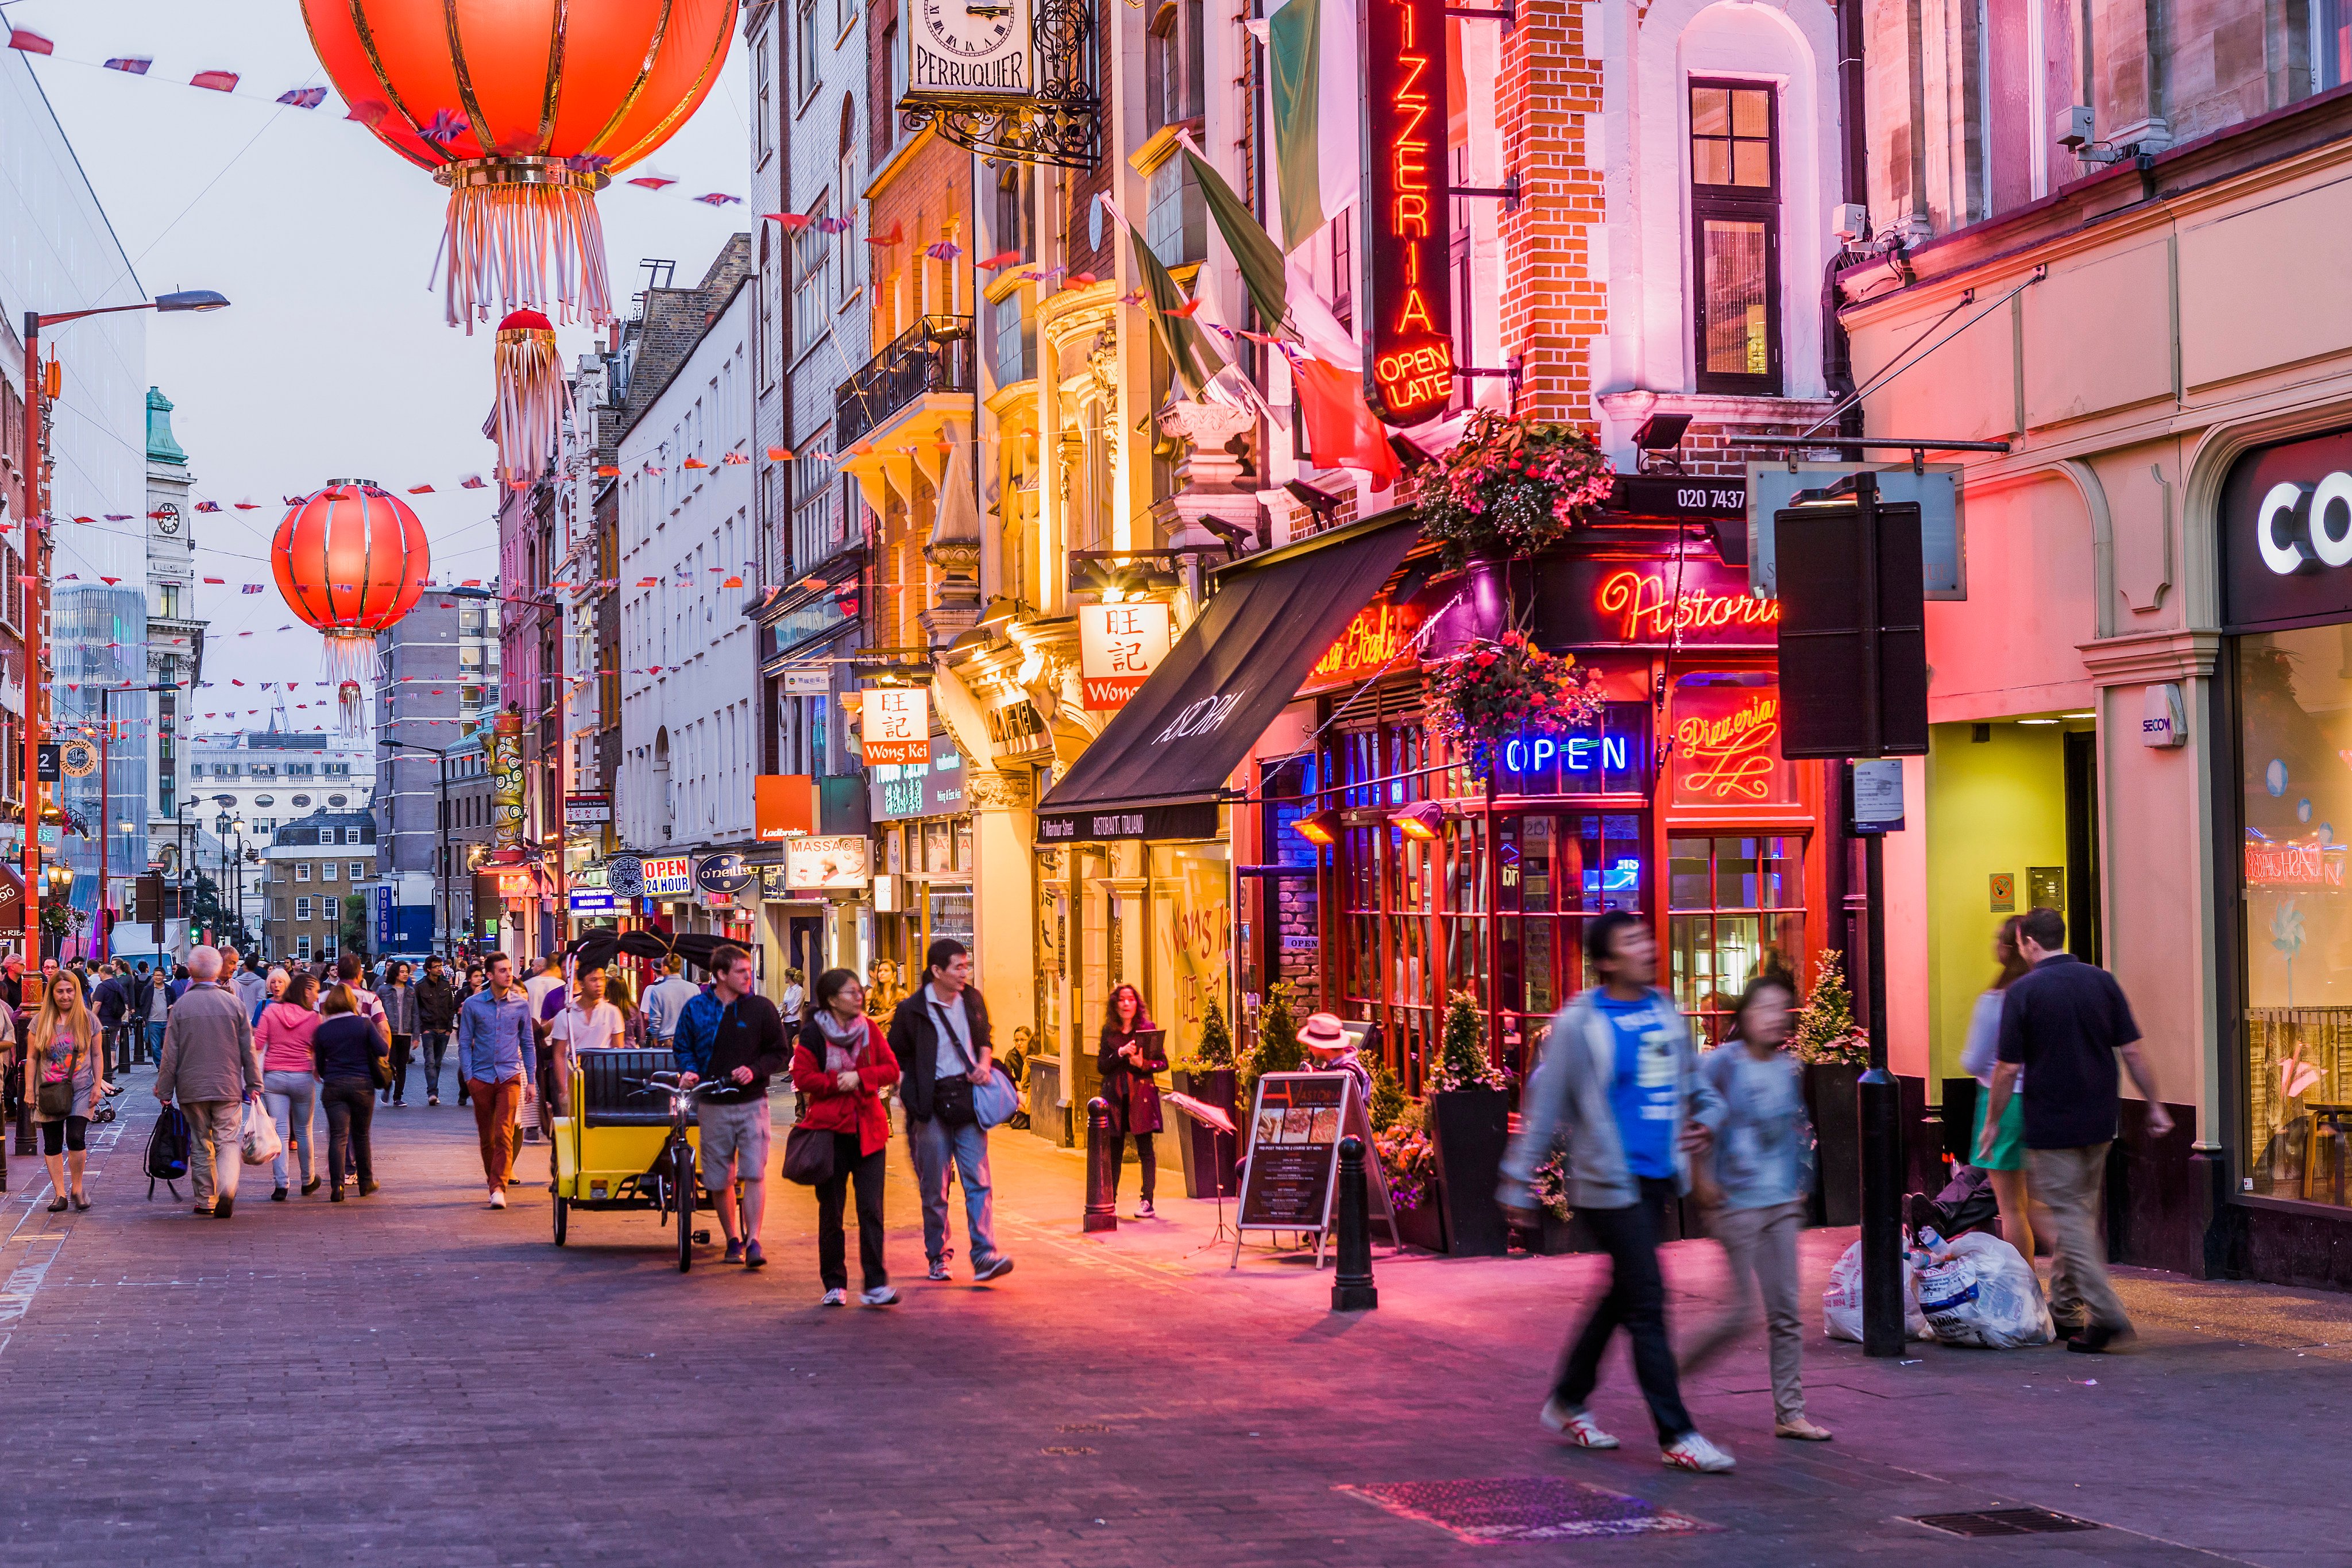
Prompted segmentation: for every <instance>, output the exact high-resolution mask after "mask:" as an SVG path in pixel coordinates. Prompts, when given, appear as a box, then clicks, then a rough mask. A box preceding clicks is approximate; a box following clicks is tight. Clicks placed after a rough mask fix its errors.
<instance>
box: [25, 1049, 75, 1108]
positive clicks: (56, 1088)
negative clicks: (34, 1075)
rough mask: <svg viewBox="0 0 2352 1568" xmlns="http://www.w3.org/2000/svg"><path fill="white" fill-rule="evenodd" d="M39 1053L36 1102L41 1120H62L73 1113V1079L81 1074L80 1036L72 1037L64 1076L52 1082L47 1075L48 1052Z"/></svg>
mask: <svg viewBox="0 0 2352 1568" xmlns="http://www.w3.org/2000/svg"><path fill="white" fill-rule="evenodd" d="M39 1054H40V1057H41V1079H40V1095H39V1099H38V1100H37V1102H36V1103H37V1105H38V1107H39V1110H40V1112H41V1120H42V1121H64V1120H65V1119H66V1118H67V1117H68V1116H71V1115H72V1114H73V1107H74V1079H77V1078H79V1077H80V1076H81V1038H80V1037H79V1036H76V1037H75V1038H74V1048H73V1052H72V1055H71V1056H70V1057H68V1059H67V1062H66V1076H65V1077H63V1078H61V1079H57V1080H55V1081H54V1082H53V1081H51V1080H50V1079H49V1076H48V1052H47V1050H43V1051H42V1052H40V1053H39Z"/></svg>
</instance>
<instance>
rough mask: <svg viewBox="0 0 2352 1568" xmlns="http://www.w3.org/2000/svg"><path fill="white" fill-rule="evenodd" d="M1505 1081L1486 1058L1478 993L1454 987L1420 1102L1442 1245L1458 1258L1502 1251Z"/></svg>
mask: <svg viewBox="0 0 2352 1568" xmlns="http://www.w3.org/2000/svg"><path fill="white" fill-rule="evenodd" d="M1508 1084H1509V1079H1507V1078H1506V1077H1505V1076H1504V1073H1503V1069H1502V1068H1499V1067H1496V1065H1495V1064H1494V1063H1493V1062H1492V1061H1490V1060H1489V1059H1488V1058H1487V1056H1486V1017H1485V1015H1483V1014H1482V1013H1480V1012H1479V1010H1478V1002H1477V998H1476V997H1475V996H1473V995H1471V994H1469V993H1468V992H1466V991H1457V992H1455V993H1454V998H1453V1001H1452V1002H1451V1004H1449V1005H1448V1006H1447V1008H1446V1012H1445V1031H1444V1036H1443V1037H1442V1038H1441V1039H1440V1041H1439V1044H1438V1051H1437V1065H1436V1067H1435V1068H1434V1069H1433V1070H1432V1072H1431V1073H1430V1076H1429V1093H1428V1097H1427V1100H1426V1101H1425V1103H1426V1105H1427V1108H1428V1118H1429V1131H1430V1143H1431V1147H1432V1149H1433V1152H1435V1154H1436V1156H1437V1199H1438V1203H1439V1204H1440V1205H1441V1206H1442V1207H1443V1210H1444V1217H1445V1244H1446V1247H1445V1249H1446V1250H1447V1251H1448V1252H1451V1253H1454V1255H1456V1256H1458V1257H1475V1258H1499V1257H1501V1256H1502V1255H1503V1253H1504V1252H1506V1251H1507V1250H1508V1248H1509V1245H1510V1227H1509V1226H1508V1225H1507V1223H1506V1222H1505V1220H1504V1218H1503V1211H1502V1209H1501V1208H1500V1206H1498V1205H1496V1201H1495V1189H1496V1186H1497V1185H1498V1184H1500V1182H1501V1180H1502V1168H1503V1151H1504V1148H1505V1146H1506V1145H1507V1143H1508V1142H1509V1138H1510V1118H1511V1096H1510V1092H1509V1089H1508V1087H1507V1086H1508Z"/></svg>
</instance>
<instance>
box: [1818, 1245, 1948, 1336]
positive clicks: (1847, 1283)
mask: <svg viewBox="0 0 2352 1568" xmlns="http://www.w3.org/2000/svg"><path fill="white" fill-rule="evenodd" d="M1822 1330H1823V1331H1825V1332H1827V1333H1828V1335H1829V1336H1830V1338H1832V1339H1833V1340H1852V1341H1853V1342H1855V1343H1857V1344H1859V1343H1861V1342H1862V1243H1860V1242H1859V1241H1857V1242H1855V1243H1854V1244H1853V1246H1852V1247H1847V1248H1846V1249H1845V1256H1844V1257H1843V1258H1839V1259H1838V1260H1837V1264H1836V1266H1835V1267H1833V1268H1831V1270H1830V1286H1829V1289H1826V1290H1824V1291H1822ZM1903 1337H1904V1338H1905V1339H1906V1340H1924V1339H1927V1338H1928V1337H1929V1335H1928V1332H1927V1319H1926V1318H1924V1317H1922V1316H1921V1315H1920V1312H1919V1277H1918V1276H1917V1275H1916V1273H1914V1272H1913V1271H1912V1268H1911V1265H1910V1262H1909V1260H1908V1259H1906V1260H1905V1262H1904V1265H1903Z"/></svg>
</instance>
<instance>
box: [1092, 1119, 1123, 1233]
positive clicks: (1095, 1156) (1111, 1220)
mask: <svg viewBox="0 0 2352 1568" xmlns="http://www.w3.org/2000/svg"><path fill="white" fill-rule="evenodd" d="M1116 1159H1118V1145H1116V1144H1115V1143H1113V1142H1111V1135H1110V1101H1108V1100H1105V1099H1103V1098H1102V1097H1101V1096H1100V1095H1097V1096H1096V1097H1095V1098H1094V1099H1092V1100H1087V1221H1086V1226H1085V1228H1086V1229H1087V1230H1117V1229H1118V1196H1117V1193H1118V1189H1117V1188H1116V1187H1115V1186H1114V1185H1113V1183H1114V1182H1115V1181H1116V1180H1117V1178H1118V1166H1117V1165H1114V1164H1113V1163H1111V1162H1112V1161H1114V1160H1116Z"/></svg>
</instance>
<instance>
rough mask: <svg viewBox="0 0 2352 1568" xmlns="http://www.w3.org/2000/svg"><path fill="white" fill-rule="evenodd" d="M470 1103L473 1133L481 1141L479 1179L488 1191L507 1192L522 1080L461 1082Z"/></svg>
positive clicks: (518, 1077) (512, 1161) (520, 1100)
mask: <svg viewBox="0 0 2352 1568" xmlns="http://www.w3.org/2000/svg"><path fill="white" fill-rule="evenodd" d="M465 1083H466V1088H467V1091H468V1092H469V1093H471V1094H472V1096H473V1100H474V1131H476V1132H478V1133H479V1134H480V1135H481V1140H482V1177H483V1180H485V1181H486V1182H488V1184H489V1189H490V1191H492V1192H494V1193H502V1192H505V1191H506V1190H507V1167H508V1166H509V1165H511V1164H513V1163H514V1135H515V1112H516V1111H517V1110H520V1108H521V1106H522V1079H521V1078H520V1076H517V1077H514V1078H510V1079H507V1080H506V1082H504V1083H485V1082H483V1081H482V1080H481V1079H478V1078H477V1079H467V1080H465Z"/></svg>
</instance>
